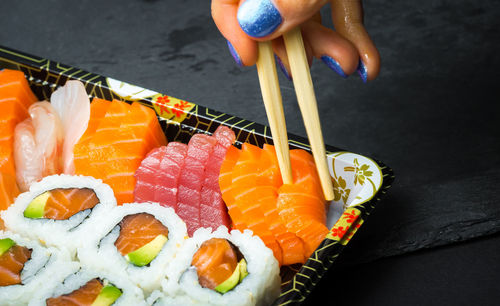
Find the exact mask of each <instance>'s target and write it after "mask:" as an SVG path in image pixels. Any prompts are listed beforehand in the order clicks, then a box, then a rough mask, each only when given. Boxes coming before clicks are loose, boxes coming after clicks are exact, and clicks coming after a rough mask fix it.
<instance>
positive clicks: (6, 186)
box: [0, 172, 20, 230]
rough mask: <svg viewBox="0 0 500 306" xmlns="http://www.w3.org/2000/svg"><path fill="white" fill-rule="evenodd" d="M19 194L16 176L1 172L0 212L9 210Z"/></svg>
mask: <svg viewBox="0 0 500 306" xmlns="http://www.w3.org/2000/svg"><path fill="white" fill-rule="evenodd" d="M19 193H20V192H19V188H18V187H17V183H16V178H15V176H12V175H10V174H8V173H3V172H0V210H5V209H7V208H9V206H10V205H11V204H12V203H14V200H15V198H16V197H17V196H18V195H19ZM0 221H1V220H0ZM0 230H2V228H1V227H0Z"/></svg>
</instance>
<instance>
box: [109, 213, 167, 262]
mask: <svg viewBox="0 0 500 306" xmlns="http://www.w3.org/2000/svg"><path fill="white" fill-rule="evenodd" d="M158 235H163V236H165V237H168V228H167V227H166V226H165V225H163V224H162V223H161V222H160V221H159V220H157V219H156V218H155V217H154V216H153V215H151V214H148V213H138V214H133V215H128V216H125V217H124V218H123V219H122V221H121V222H120V236H118V239H116V241H115V246H116V249H117V250H118V251H119V252H120V254H122V255H123V256H125V255H127V254H129V253H130V252H133V251H135V250H137V249H139V248H141V247H142V246H144V245H146V244H148V243H149V242H151V241H152V240H153V239H155V238H156V237H157V236H158Z"/></svg>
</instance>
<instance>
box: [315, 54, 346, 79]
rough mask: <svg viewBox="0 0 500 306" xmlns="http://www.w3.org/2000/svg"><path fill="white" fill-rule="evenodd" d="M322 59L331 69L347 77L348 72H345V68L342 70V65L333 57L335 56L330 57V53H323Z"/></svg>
mask: <svg viewBox="0 0 500 306" xmlns="http://www.w3.org/2000/svg"><path fill="white" fill-rule="evenodd" d="M321 60H322V61H323V63H325V64H326V65H327V66H328V67H329V68H330V69H332V70H333V71H335V72H336V73H338V75H340V76H341V77H343V78H347V74H345V72H344V70H342V67H340V64H339V63H338V62H337V61H336V60H334V59H333V57H330V56H328V55H323V56H322V57H321Z"/></svg>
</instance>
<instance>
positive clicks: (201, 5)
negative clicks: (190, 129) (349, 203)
mask: <svg viewBox="0 0 500 306" xmlns="http://www.w3.org/2000/svg"><path fill="white" fill-rule="evenodd" d="M364 8H365V24H366V26H367V28H368V32H369V33H370V34H371V36H372V38H373V40H374V41H375V43H376V45H377V47H378V49H379V51H380V53H381V58H382V69H381V73H380V75H379V77H378V78H377V79H376V80H375V81H373V82H370V83H368V84H363V82H362V81H361V80H360V78H359V77H358V76H357V75H352V76H350V77H349V78H348V79H342V78H340V77H338V76H337V75H335V74H334V73H333V72H331V71H330V70H329V69H328V68H327V67H326V66H324V65H323V64H322V63H321V62H320V61H315V62H314V63H313V66H312V69H311V73H312V77H313V80H314V83H315V88H316V94H317V99H318V107H319V110H320V116H321V120H322V126H323V132H324V137H325V142H326V143H328V144H330V145H333V146H335V147H339V148H343V149H346V150H349V151H352V152H356V153H360V154H364V155H367V156H370V157H375V158H377V159H379V160H381V161H383V162H384V163H386V164H387V165H389V166H391V167H392V168H393V169H394V172H395V175H396V180H395V182H394V184H393V186H392V188H391V189H390V190H389V194H388V196H387V197H386V198H384V200H383V201H382V202H381V203H380V204H379V205H378V206H377V208H376V209H375V211H374V213H373V214H372V215H371V216H370V218H369V219H368V221H367V222H366V223H365V224H364V225H363V227H362V229H361V230H360V231H359V232H358V233H357V234H356V236H355V237H354V239H353V240H352V241H351V242H350V244H349V245H348V247H347V249H346V251H345V253H343V255H342V256H341V257H340V258H339V261H338V263H337V265H336V266H335V267H334V268H333V269H332V270H331V272H330V273H329V274H328V276H327V277H326V279H325V280H324V281H322V282H321V284H320V285H319V286H318V289H317V290H315V292H314V293H313V296H312V297H311V299H310V301H311V304H314V303H315V302H317V301H319V299H321V298H322V297H325V296H330V297H332V296H333V298H334V300H335V302H336V304H340V305H343V304H354V305H374V304H375V305H378V304H380V305H382V304H383V305H401V304H407V305H408V304H414V305H424V304H425V305H437V304H440V305H442V304H445V305H448V304H451V305H466V304H467V305H468V304H471V303H474V304H475V305H488V304H491V305H495V304H496V303H498V300H499V298H500V293H499V291H500V290H499V286H498V283H499V281H500V276H499V275H500V264H499V260H500V235H499V234H498V233H499V232H500V191H499V190H500V189H499V187H498V186H499V185H500V124H499V121H500V107H499V102H500V94H499V93H500V91H499V84H498V83H499V79H500V78H499V73H498V71H499V69H500V56H499V51H500V30H499V28H500V2H499V1H494V0H490V1H466V0H447V1H445V0H422V1H382V0H371V1H368V0H365V1H364ZM327 12H328V10H325V11H324V12H323V13H325V14H324V17H325V19H326V22H331V21H329V20H328V14H327ZM0 45H3V46H6V47H10V48H14V49H17V50H20V51H24V52H27V53H30V54H34V55H38V56H41V57H45V58H49V59H52V60H54V61H58V62H61V63H65V64H68V65H72V66H75V67H78V68H81V69H84V70H88V71H91V72H95V73H99V74H102V75H105V76H109V77H113V78H115V79H119V80H122V81H126V82H129V83H132V84H135V85H139V86H142V87H145V88H149V89H152V90H156V91H159V92H162V93H165V94H169V95H171V96H174V97H178V98H182V99H185V100H188V101H191V102H195V103H197V104H201V105H204V106H207V107H210V108H213V109H216V110H220V111H223V112H226V113H229V114H232V115H236V116H239V117H243V118H246V119H249V120H252V121H256V122H259V123H262V124H267V120H266V117H265V111H264V107H263V104H262V98H261V94H260V89H259V86H258V79H257V73H256V70H255V67H247V68H238V67H237V66H236V65H235V63H234V61H233V60H232V58H231V56H230V54H229V52H228V50H227V47H226V43H225V40H224V39H223V38H222V36H221V35H220V34H219V32H218V31H217V28H216V27H215V25H214V24H213V22H212V20H211V17H210V1H207V0H205V1H200V0H184V1H178V0H168V1H160V0H157V1H154V0H149V1H138V0H136V1H132V0H129V1H118V0H113V1H82V0H80V1H55V0H52V1H22V0H21V1H19V0H18V1H13V0H9V1H5V0H3V1H0ZM280 82H281V90H282V94H283V101H284V104H285V112H286V118H287V126H288V130H289V132H290V133H294V134H298V135H300V136H305V130H304V128H303V125H302V120H301V115H300V112H299V109H298V106H297V103H296V99H295V93H294V89H293V84H292V83H291V82H288V81H287V80H286V79H285V78H284V77H282V75H280ZM478 237H480V238H478ZM395 255H398V256H395ZM332 304H333V303H332Z"/></svg>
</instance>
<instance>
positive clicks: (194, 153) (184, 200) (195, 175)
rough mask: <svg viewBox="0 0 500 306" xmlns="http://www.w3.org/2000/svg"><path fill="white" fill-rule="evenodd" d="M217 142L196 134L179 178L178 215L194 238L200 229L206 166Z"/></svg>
mask: <svg viewBox="0 0 500 306" xmlns="http://www.w3.org/2000/svg"><path fill="white" fill-rule="evenodd" d="M216 142H217V140H216V139H215V138H213V137H211V136H208V135H204V134H195V135H193V136H192V137H191V139H190V140H189V143H188V150H187V155H186V159H185V161H184V167H183V168H182V171H181V175H180V177H179V187H178V188H179V189H178V192H179V194H178V199H179V202H178V203H177V210H176V213H177V214H178V215H179V217H180V218H181V219H182V220H184V222H186V226H187V229H188V234H189V235H190V236H192V234H193V233H194V231H195V230H196V229H198V228H199V227H200V206H199V205H200V198H201V187H202V185H203V177H204V172H205V166H206V164H207V161H208V159H209V157H210V154H211V153H212V151H213V148H214V146H215V144H216Z"/></svg>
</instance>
